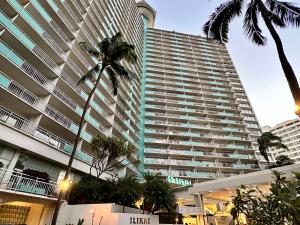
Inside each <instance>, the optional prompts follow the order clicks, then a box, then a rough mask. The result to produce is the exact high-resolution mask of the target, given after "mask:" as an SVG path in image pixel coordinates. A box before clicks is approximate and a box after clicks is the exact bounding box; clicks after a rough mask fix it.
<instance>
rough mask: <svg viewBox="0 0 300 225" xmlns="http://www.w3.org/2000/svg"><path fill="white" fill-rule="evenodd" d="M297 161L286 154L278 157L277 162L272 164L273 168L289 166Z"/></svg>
mask: <svg viewBox="0 0 300 225" xmlns="http://www.w3.org/2000/svg"><path fill="white" fill-rule="evenodd" d="M294 163H295V161H294V160H293V159H290V158H289V157H288V156H286V155H280V156H277V157H276V162H275V164H274V165H272V166H271V168H276V167H281V166H288V165H292V164H294Z"/></svg>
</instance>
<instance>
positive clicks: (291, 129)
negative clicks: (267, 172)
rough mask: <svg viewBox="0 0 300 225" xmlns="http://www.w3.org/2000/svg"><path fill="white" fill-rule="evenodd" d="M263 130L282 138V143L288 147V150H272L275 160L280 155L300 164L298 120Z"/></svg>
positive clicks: (299, 123)
mask: <svg viewBox="0 0 300 225" xmlns="http://www.w3.org/2000/svg"><path fill="white" fill-rule="evenodd" d="M262 129H263V131H265V132H272V133H273V134H275V135H276V136H278V137H281V139H282V143H283V144H285V145H286V146H287V147H288V149H273V148H271V153H272V154H273V156H274V158H276V157H277V156H279V155H286V156H288V157H289V158H291V159H293V160H295V161H296V162H300V120H299V119H298V118H296V119H293V120H287V121H284V122H282V123H279V124H277V125H276V126H274V127H270V126H266V127H263V128H262Z"/></svg>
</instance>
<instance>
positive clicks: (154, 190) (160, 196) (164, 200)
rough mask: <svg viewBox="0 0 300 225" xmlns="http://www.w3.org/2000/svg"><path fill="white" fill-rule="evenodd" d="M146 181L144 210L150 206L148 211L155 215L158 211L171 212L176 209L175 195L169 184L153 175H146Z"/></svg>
mask: <svg viewBox="0 0 300 225" xmlns="http://www.w3.org/2000/svg"><path fill="white" fill-rule="evenodd" d="M144 180H145V182H144V184H143V186H144V187H143V189H144V192H143V195H144V204H143V205H144V206H143V209H145V206H148V207H149V209H148V211H149V212H150V211H151V212H152V214H153V213H154V212H155V211H158V210H167V211H171V210H173V209H174V208H175V205H176V199H175V195H174V192H173V191H172V190H171V188H170V186H169V184H168V183H166V182H165V181H164V180H162V179H161V178H160V177H158V176H157V175H156V174H153V173H145V174H144Z"/></svg>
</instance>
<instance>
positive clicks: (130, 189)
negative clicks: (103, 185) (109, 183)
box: [116, 175, 142, 213]
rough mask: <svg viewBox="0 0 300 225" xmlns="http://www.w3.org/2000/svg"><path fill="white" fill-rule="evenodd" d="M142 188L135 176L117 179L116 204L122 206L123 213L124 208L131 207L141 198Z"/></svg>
mask: <svg viewBox="0 0 300 225" xmlns="http://www.w3.org/2000/svg"><path fill="white" fill-rule="evenodd" d="M141 194H142V187H141V185H140V183H139V182H138V179H137V177H135V176H127V175H126V176H125V177H122V178H119V179H118V181H117V190H116V196H118V197H119V199H118V201H117V203H119V204H121V205H122V206H123V213H124V212H125V206H128V207H132V206H134V204H135V202H136V201H138V200H139V199H140V198H141Z"/></svg>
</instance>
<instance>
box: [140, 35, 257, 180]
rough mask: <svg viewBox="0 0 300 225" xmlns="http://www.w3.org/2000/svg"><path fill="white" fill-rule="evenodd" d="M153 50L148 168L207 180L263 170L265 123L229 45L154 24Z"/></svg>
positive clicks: (147, 120)
mask: <svg viewBox="0 0 300 225" xmlns="http://www.w3.org/2000/svg"><path fill="white" fill-rule="evenodd" d="M146 50H147V52H146V84H145V121H144V123H145V130H144V163H145V169H146V170H147V171H153V172H159V173H160V174H162V175H163V176H172V177H180V178H184V179H188V180H193V181H195V180H196V181H199V182H200V181H203V180H206V179H215V178H219V177H226V176H232V175H236V174H240V173H248V172H252V171H255V170H257V169H258V164H257V159H256V157H255V153H254V149H255V148H256V146H255V142H254V141H255V140H256V138H257V136H258V135H259V134H260V128H259V125H258V123H257V121H256V118H255V115H254V113H253V110H252V108H251V106H250V103H249V100H248V98H247V96H246V93H245V90H244V88H243V86H242V84H241V82H240V79H239V77H238V75H237V73H236V71H235V68H234V66H233V63H232V62H231V60H230V56H229V55H228V52H227V50H226V48H225V46H224V45H223V44H220V43H216V42H213V41H208V40H207V39H206V38H203V37H200V36H194V35H188V34H182V33H177V32H170V31H164V30H159V29H148V32H147V47H146Z"/></svg>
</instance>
